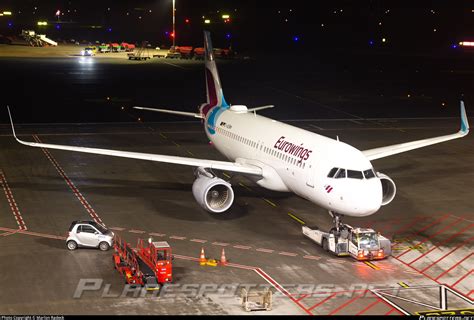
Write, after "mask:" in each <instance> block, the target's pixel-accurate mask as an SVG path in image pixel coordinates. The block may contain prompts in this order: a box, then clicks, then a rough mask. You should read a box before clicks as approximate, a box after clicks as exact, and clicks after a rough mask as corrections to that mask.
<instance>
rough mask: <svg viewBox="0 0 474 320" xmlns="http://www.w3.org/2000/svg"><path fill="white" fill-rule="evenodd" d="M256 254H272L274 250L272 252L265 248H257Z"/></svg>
mask: <svg viewBox="0 0 474 320" xmlns="http://www.w3.org/2000/svg"><path fill="white" fill-rule="evenodd" d="M256 250H257V251H258V252H265V253H272V252H274V251H275V250H272V249H265V248H258V249H256Z"/></svg>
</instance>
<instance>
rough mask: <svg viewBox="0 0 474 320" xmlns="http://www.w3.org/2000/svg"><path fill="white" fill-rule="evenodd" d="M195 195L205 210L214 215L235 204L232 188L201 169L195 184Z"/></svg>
mask: <svg viewBox="0 0 474 320" xmlns="http://www.w3.org/2000/svg"><path fill="white" fill-rule="evenodd" d="M193 195H194V198H195V199H196V201H197V202H198V203H199V205H200V206H201V207H202V208H203V209H205V210H207V211H209V212H212V213H222V212H224V211H226V210H227V209H229V208H230V207H231V206H232V203H233V202H234V190H232V186H231V185H230V184H229V183H227V182H225V181H224V180H222V179H220V178H217V177H216V176H214V175H213V174H211V173H209V172H207V171H204V170H203V169H201V168H199V169H198V172H197V179H196V180H195V181H194V183H193Z"/></svg>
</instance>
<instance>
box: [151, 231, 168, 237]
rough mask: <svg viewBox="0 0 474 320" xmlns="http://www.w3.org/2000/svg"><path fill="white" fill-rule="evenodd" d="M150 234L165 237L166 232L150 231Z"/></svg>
mask: <svg viewBox="0 0 474 320" xmlns="http://www.w3.org/2000/svg"><path fill="white" fill-rule="evenodd" d="M149 235H150V236H155V237H164V236H166V234H164V233H156V232H150V233H149Z"/></svg>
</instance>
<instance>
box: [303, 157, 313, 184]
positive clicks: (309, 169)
mask: <svg viewBox="0 0 474 320" xmlns="http://www.w3.org/2000/svg"><path fill="white" fill-rule="evenodd" d="M305 171H306V185H307V186H308V187H310V188H314V178H315V175H316V163H315V161H314V159H310V160H309V161H307V162H306V165H305Z"/></svg>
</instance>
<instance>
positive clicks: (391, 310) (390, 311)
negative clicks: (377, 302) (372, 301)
mask: <svg viewBox="0 0 474 320" xmlns="http://www.w3.org/2000/svg"><path fill="white" fill-rule="evenodd" d="M393 310H396V311H398V310H397V309H395V308H393V309H390V310H389V311H388V312H387V313H386V314H385V315H386V316H388V315H389V314H391V313H392V312H393Z"/></svg>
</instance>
